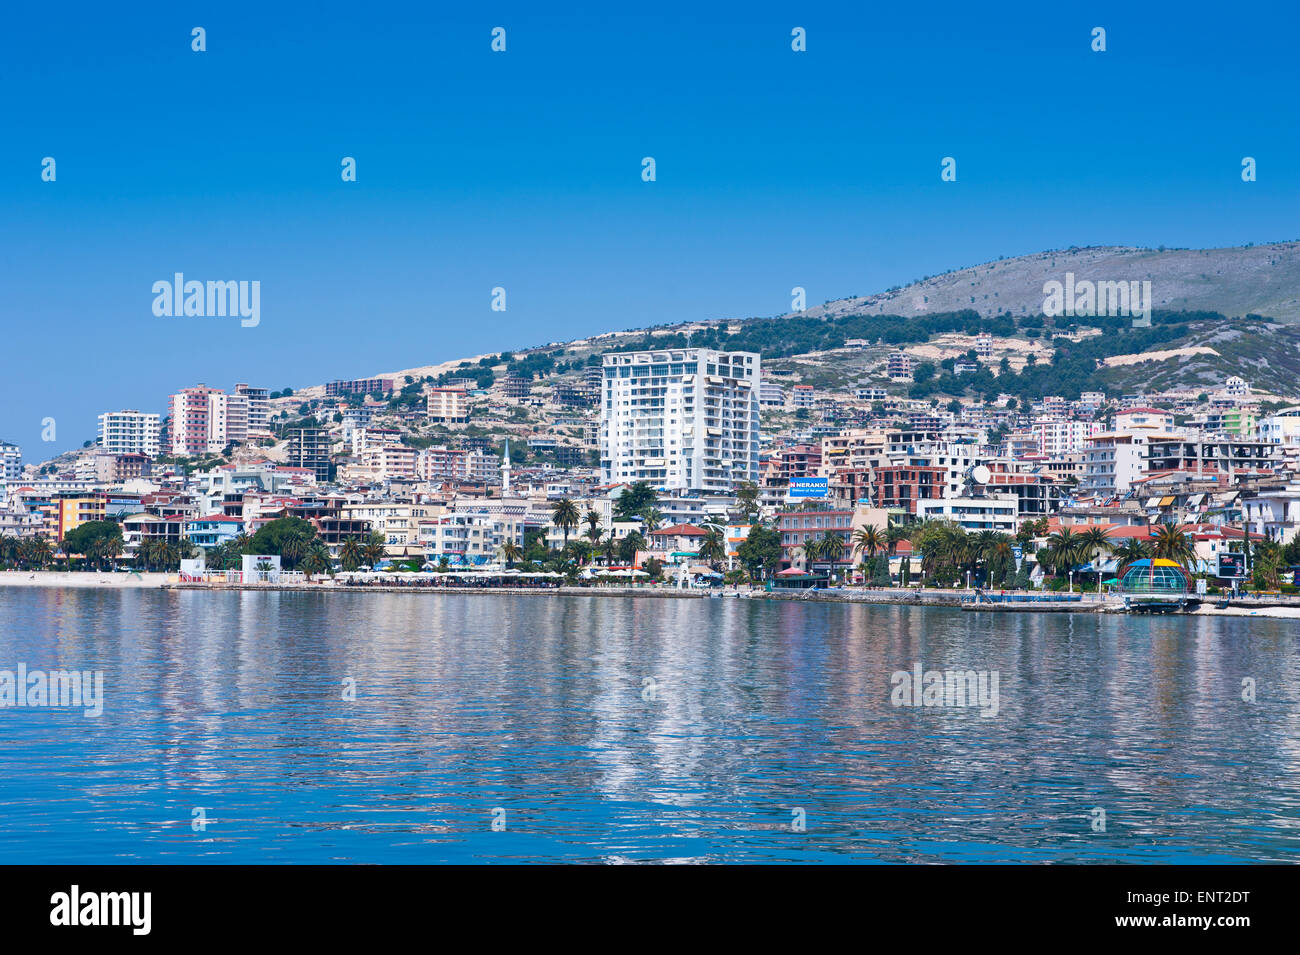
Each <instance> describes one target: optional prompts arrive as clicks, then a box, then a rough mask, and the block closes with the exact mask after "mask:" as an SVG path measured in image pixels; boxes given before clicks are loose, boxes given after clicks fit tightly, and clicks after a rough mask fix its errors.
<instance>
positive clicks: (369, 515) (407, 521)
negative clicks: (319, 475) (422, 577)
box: [340, 501, 445, 557]
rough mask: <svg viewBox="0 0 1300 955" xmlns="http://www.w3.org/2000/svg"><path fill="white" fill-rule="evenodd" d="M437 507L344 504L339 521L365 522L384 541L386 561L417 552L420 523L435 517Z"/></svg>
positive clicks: (402, 503) (439, 508) (403, 503)
mask: <svg viewBox="0 0 1300 955" xmlns="http://www.w3.org/2000/svg"><path fill="white" fill-rule="evenodd" d="M444 510H445V509H444V508H443V507H442V506H441V505H435V504H416V503H413V502H410V501H359V502H355V503H350V504H344V505H343V507H342V513H341V515H340V516H341V517H342V518H343V519H345V520H348V521H366V522H368V523H369V524H370V527H371V528H372V529H373V531H374V532H375V533H377V534H380V535H381V536H382V537H383V538H384V544H385V547H386V550H387V553H388V555H389V556H390V557H401V556H403V555H404V554H405V555H407V556H411V555H414V554H415V553H417V552H418V551H419V548H420V523H421V522H422V521H427V520H430V519H431V518H434V517H437V516H439V515H440V514H441V513H442V512H443V511H444Z"/></svg>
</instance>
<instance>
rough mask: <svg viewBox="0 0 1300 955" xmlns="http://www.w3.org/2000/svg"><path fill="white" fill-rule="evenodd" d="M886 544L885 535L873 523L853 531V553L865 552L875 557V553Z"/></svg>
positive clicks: (886, 545)
mask: <svg viewBox="0 0 1300 955" xmlns="http://www.w3.org/2000/svg"><path fill="white" fill-rule="evenodd" d="M888 546H889V545H888V542H887V540H886V538H885V536H884V535H882V534H881V533H880V531H878V530H876V526H875V525H874V524H870V525H868V526H867V527H859V528H858V529H857V530H856V531H854V532H853V553H855V554H866V555H867V556H868V557H875V556H876V554H877V553H879V552H880V551H881V550H884V549H885V548H886V547H888Z"/></svg>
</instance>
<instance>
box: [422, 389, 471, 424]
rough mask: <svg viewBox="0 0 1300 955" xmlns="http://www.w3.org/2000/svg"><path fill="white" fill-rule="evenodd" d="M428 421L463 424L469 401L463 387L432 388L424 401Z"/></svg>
mask: <svg viewBox="0 0 1300 955" xmlns="http://www.w3.org/2000/svg"><path fill="white" fill-rule="evenodd" d="M425 408H426V410H427V411H428V415H429V421H430V422H432V423H434V424H465V423H466V422H468V421H469V403H468V401H467V400H466V397H465V391H464V389H463V388H432V389H430V390H429V396H428V398H427V399H426V402H425Z"/></svg>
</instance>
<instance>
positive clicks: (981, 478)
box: [970, 464, 993, 484]
mask: <svg viewBox="0 0 1300 955" xmlns="http://www.w3.org/2000/svg"><path fill="white" fill-rule="evenodd" d="M992 476H993V474H992V472H990V471H989V469H988V468H987V467H985V466H984V465H983V464H977V465H975V467H973V468H971V470H970V479H971V480H972V481H974V482H975V483H976V484H988V483H989V478H991V477H992Z"/></svg>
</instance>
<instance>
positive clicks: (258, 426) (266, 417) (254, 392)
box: [235, 384, 271, 435]
mask: <svg viewBox="0 0 1300 955" xmlns="http://www.w3.org/2000/svg"><path fill="white" fill-rule="evenodd" d="M235 394H237V395H242V396H243V397H245V398H247V399H248V433H249V434H257V435H266V434H270V433H271V398H270V392H268V391H267V390H266V389H265V388H255V387H253V386H252V385H244V384H239V385H235Z"/></svg>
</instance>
